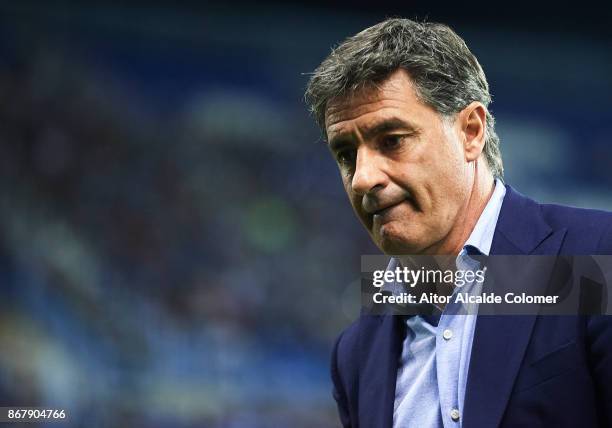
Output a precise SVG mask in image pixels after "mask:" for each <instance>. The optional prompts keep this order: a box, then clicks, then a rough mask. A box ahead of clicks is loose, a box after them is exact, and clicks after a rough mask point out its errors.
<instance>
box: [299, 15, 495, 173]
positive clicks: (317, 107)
mask: <svg viewBox="0 0 612 428" xmlns="http://www.w3.org/2000/svg"><path fill="white" fill-rule="evenodd" d="M400 68H402V69H404V70H406V71H407V72H408V74H409V76H410V77H411V79H412V82H413V83H414V85H415V89H416V92H417V96H418V97H419V99H421V100H422V101H423V102H424V103H425V104H427V105H429V106H431V107H432V108H434V109H435V110H436V111H437V112H438V113H439V114H441V115H442V116H443V117H444V118H450V117H453V116H454V115H455V114H457V113H458V112H460V111H461V110H463V109H464V108H465V107H467V106H468V105H469V104H470V103H471V102H473V101H479V102H481V103H482V104H483V105H484V106H485V107H487V113H486V129H485V146H484V149H483V151H484V155H485V159H486V160H487V164H488V165H489V168H490V170H491V172H492V173H493V175H494V176H495V177H499V178H502V177H503V174H504V167H503V163H502V158H501V153H500V150H499V137H498V136H497V134H496V133H495V119H494V118H493V115H492V114H491V113H490V112H489V111H488V106H489V104H490V103H491V95H490V93H489V84H488V83H487V79H486V77H485V74H484V72H483V70H482V67H481V66H480V64H479V63H478V60H477V59H476V57H475V56H474V54H472V52H471V51H470V50H469V49H468V47H467V46H466V44H465V42H464V41H463V39H462V38H461V37H459V36H458V35H457V34H456V33H455V32H454V31H453V30H452V29H451V28H449V27H448V26H446V25H444V24H438V23H429V22H415V21H411V20H409V19H399V18H393V19H387V20H386V21H383V22H381V23H379V24H376V25H374V26H372V27H369V28H366V29H365V30H363V31H361V32H360V33H357V34H356V35H354V36H352V37H349V38H348V39H346V40H345V41H344V42H342V43H341V44H340V45H339V46H338V47H336V48H335V49H333V50H332V52H331V54H330V55H329V56H328V57H327V58H326V59H325V60H324V61H323V62H322V63H321V65H320V66H319V67H318V68H317V69H316V70H315V71H314V73H312V76H311V78H310V81H309V82H308V87H307V89H306V94H305V99H306V102H307V104H308V105H309V108H310V111H311V112H312V113H313V115H314V117H315V119H316V121H317V123H318V125H319V127H320V128H321V130H322V131H323V134H324V135H325V110H326V108H327V104H328V102H329V101H330V100H332V99H334V98H336V97H341V96H343V95H346V94H350V93H353V92H355V91H357V90H358V89H360V88H364V87H366V86H369V85H375V84H377V83H381V82H383V81H384V80H385V79H386V78H387V77H388V76H389V75H390V74H391V73H393V72H394V71H396V70H398V69H400Z"/></svg>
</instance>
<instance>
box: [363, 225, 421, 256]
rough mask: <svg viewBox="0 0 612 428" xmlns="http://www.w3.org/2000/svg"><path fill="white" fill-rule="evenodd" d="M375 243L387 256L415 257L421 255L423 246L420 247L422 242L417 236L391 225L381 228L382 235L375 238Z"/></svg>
mask: <svg viewBox="0 0 612 428" xmlns="http://www.w3.org/2000/svg"><path fill="white" fill-rule="evenodd" d="M374 242H375V243H376V245H377V246H378V248H380V249H381V251H382V252H383V253H385V254H387V255H395V256H400V255H415V254H419V253H420V251H421V250H422V248H423V246H422V245H419V244H420V243H421V240H419V239H418V238H417V237H415V236H409V235H407V234H406V233H405V230H404V233H400V231H398V230H395V228H393V227H392V226H391V225H390V224H388V225H385V226H383V227H382V228H381V230H380V234H378V235H377V236H376V237H375V238H374Z"/></svg>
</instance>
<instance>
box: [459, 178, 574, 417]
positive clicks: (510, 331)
mask: <svg viewBox="0 0 612 428" xmlns="http://www.w3.org/2000/svg"><path fill="white" fill-rule="evenodd" d="M565 233H566V229H560V230H553V229H552V228H551V227H550V225H549V224H548V223H547V222H546V221H545V219H544V217H543V215H542V211H541V207H540V205H539V204H538V203H537V202H535V201H533V200H531V199H529V198H527V197H525V196H523V195H521V194H520V193H518V192H517V191H516V190H514V189H513V188H512V187H510V186H506V196H505V198H504V202H503V204H502V208H501V212H500V215H499V219H498V223H497V227H496V229H495V234H494V236H493V243H492V247H491V255H493V256H494V255H496V254H497V255H500V254H501V255H527V254H539V255H545V254H546V255H556V254H558V253H559V249H560V248H561V244H562V243H563V239H564V237H565ZM535 320H536V315H524V316H508V315H497V316H495V315H493V316H489V315H481V316H479V317H478V319H477V321H476V330H475V331H474V340H473V343H472V354H471V359H470V367H469V373H468V381H467V382H468V383H467V388H466V397H465V409H464V411H463V426H464V427H466V428H469V427H481V426H482V427H489V426H490V427H493V426H498V425H499V424H500V422H501V419H502V416H503V413H504V411H505V409H506V406H507V404H508V400H509V398H510V393H511V392H512V387H513V386H514V381H515V379H516V376H517V373H518V371H519V368H520V365H521V362H522V360H523V356H524V354H525V350H526V349H527V345H528V343H529V339H530V337H531V333H532V330H533V326H534V324H535Z"/></svg>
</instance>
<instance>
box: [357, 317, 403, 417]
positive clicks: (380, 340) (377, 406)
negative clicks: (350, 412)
mask: <svg viewBox="0 0 612 428" xmlns="http://www.w3.org/2000/svg"><path fill="white" fill-rule="evenodd" d="M403 319H404V318H403V317H401V316H394V315H382V316H376V315H366V316H362V318H361V323H362V329H361V332H360V337H359V353H360V370H359V373H360V376H359V426H360V427H361V428H369V427H372V428H378V427H391V426H392V424H393V406H394V401H395V380H396V376H397V363H398V359H399V356H400V352H401V346H402V341H403V338H404V334H405V331H404V330H405V329H404V328H403V326H404V323H403V322H402V320H403Z"/></svg>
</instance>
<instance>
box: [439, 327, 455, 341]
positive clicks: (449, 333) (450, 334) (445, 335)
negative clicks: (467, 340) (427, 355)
mask: <svg viewBox="0 0 612 428" xmlns="http://www.w3.org/2000/svg"><path fill="white" fill-rule="evenodd" d="M442 337H443V338H444V340H450V339H451V337H453V332H452V331H450V330H448V329H446V330H444V332H443V333H442Z"/></svg>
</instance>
